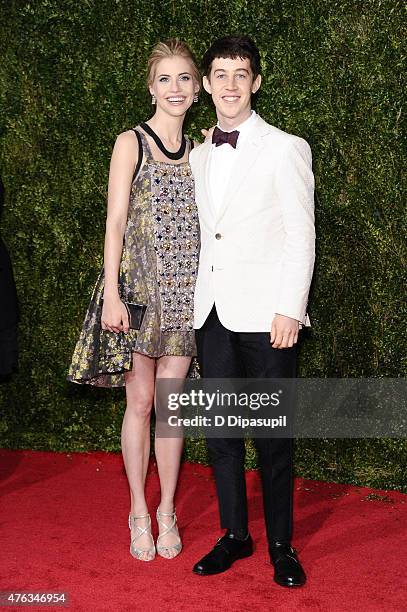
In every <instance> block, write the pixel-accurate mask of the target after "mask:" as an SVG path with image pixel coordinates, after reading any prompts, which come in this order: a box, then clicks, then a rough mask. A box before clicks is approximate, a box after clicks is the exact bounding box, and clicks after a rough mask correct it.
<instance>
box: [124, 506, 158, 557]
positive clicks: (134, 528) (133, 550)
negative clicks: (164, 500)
mask: <svg viewBox="0 0 407 612" xmlns="http://www.w3.org/2000/svg"><path fill="white" fill-rule="evenodd" d="M144 518H148V524H147V526H146V527H139V526H138V525H136V521H137V520H138V519H144ZM129 529H130V532H131V534H130V554H131V555H132V556H133V557H135V558H136V559H138V560H139V561H152V560H153V559H154V557H155V545H154V539H153V536H152V533H151V518H150V515H149V514H141V515H140V516H132V515H131V514H129ZM145 533H146V534H147V535H149V536H150V538H151V541H152V543H153V545H152V546H150V548H137V547H136V542H137V540H138V539H139V538H141V536H142V535H144V534H145ZM146 553H147V554H148V555H149V556H148V558H147V559H146V558H144V555H145V554H146ZM150 555H151V556H150Z"/></svg>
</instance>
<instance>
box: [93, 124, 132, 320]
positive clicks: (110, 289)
mask: <svg viewBox="0 0 407 612" xmlns="http://www.w3.org/2000/svg"><path fill="white" fill-rule="evenodd" d="M138 155H139V146H138V142H137V137H136V135H135V134H134V132H131V131H129V132H123V133H122V134H119V136H118V137H117V139H116V143H115V145H114V148H113V153H112V159H111V162H110V172H109V190H108V203H107V219H106V234H105V249H104V270H105V292H104V303H103V311H102V328H103V329H108V330H109V331H114V332H120V331H125V332H126V331H128V317H127V311H126V308H125V306H124V304H122V302H121V301H120V297H119V291H118V276H119V266H120V259H121V255H122V249H123V235H124V231H125V228H126V222H127V212H128V206H129V196H130V188H131V181H132V177H133V173H134V168H135V165H136V162H137V159H138Z"/></svg>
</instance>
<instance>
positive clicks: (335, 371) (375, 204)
mask: <svg viewBox="0 0 407 612" xmlns="http://www.w3.org/2000/svg"><path fill="white" fill-rule="evenodd" d="M403 17H404V15H403V3H402V2H401V1H400V2H399V1H397V0H393V1H391V0H366V1H363V0H361V1H358V2H356V1H353V2H351V1H346V0H333V1H332V2H326V1H325V0H313V1H312V2H309V0H269V1H266V0H258V1H257V2H248V1H246V0H235V1H234V2H230V0H206V1H203V0H201V1H191V0H179V1H178V2H161V1H152V0H115V1H112V0H87V1H86V2H77V1H74V0H35V1H30V2H29V1H27V0H25V1H23V0H8V2H7V3H6V2H3V3H2V9H1V13H0V20H1V22H0V54H1V57H2V62H1V67H0V71H1V72H0V107H1V110H0V129H1V140H0V159H1V161H0V164H1V167H0V170H1V175H2V177H3V181H4V183H5V188H6V211H5V215H4V219H3V236H4V238H5V240H6V242H7V244H8V246H9V248H10V251H11V255H12V259H13V262H14V268H15V276H16V282H17V286H18V293H19V297H20V301H21V310H22V321H21V325H20V344H21V357H20V372H19V374H18V375H17V376H15V377H14V378H13V380H12V381H11V382H10V383H8V384H7V385H3V386H2V388H1V401H2V411H3V419H2V421H1V423H2V424H1V432H0V443H1V444H3V445H4V446H15V447H29V448H50V449H56V450H85V449H93V448H101V449H106V450H118V449H119V435H120V425H121V418H122V414H123V407H124V401H123V399H124V398H123V392H122V391H117V390H116V391H107V390H98V389H88V388H79V387H76V386H73V385H71V386H69V385H68V383H66V382H65V374H66V370H67V366H68V362H69V359H70V356H71V353H72V350H73V347H74V343H75V341H76V339H77V336H78V333H79V329H80V326H81V323H82V319H83V316H84V312H85V309H86V307H87V304H88V301H89V297H90V292H91V289H92V286H93V283H94V281H95V279H96V276H97V273H98V271H99V268H100V265H101V262H102V250H103V233H104V221H105V212H106V208H105V207H106V184H107V174H108V165H109V159H110V153H111V149H112V145H113V143H114V140H115V136H116V135H117V134H118V133H119V132H121V131H123V130H125V129H127V128H129V127H131V126H134V125H136V124H137V123H138V122H139V121H141V120H142V119H146V118H148V117H149V114H150V113H151V106H150V103H149V96H148V95H147V92H146V88H145V82H144V78H145V66H146V59H147V57H148V53H149V51H150V49H151V47H152V45H153V44H154V43H155V42H156V41H157V40H160V39H165V38H167V37H168V36H175V35H177V36H179V37H180V38H182V39H184V40H186V41H187V42H188V43H190V45H191V46H192V48H193V49H194V51H195V52H196V54H197V56H201V55H202V53H203V52H204V50H205V49H206V47H207V45H208V44H209V43H210V42H211V40H213V38H214V37H217V36H220V35H223V34H225V33H232V32H245V33H248V34H251V35H252V36H253V37H254V38H255V40H256V41H257V43H258V45H259V47H260V48H261V51H262V62H263V70H264V77H263V86H262V91H261V95H260V98H259V101H258V106H257V110H258V111H259V112H260V114H261V115H262V116H263V117H264V118H265V119H266V120H267V121H269V122H270V123H273V124H274V125H276V126H278V127H280V128H282V129H285V130H287V131H290V132H293V133H295V134H298V135H300V136H303V137H304V138H306V139H307V140H308V141H309V143H310V145H311V147H312V151H313V155H314V168H315V175H316V218H317V232H318V245H317V251H318V252H317V264H316V272H315V279H314V283H313V287H312V296H311V317H312V320H313V329H312V332H311V333H310V334H308V337H307V339H306V341H305V342H303V346H302V352H301V359H300V374H301V376H311V377H314V376H321V377H326V376H334V377H336V376H346V377H351V376H358V377H359V376H373V377H377V376H379V377H382V376H393V377H399V376H404V375H405V373H406V362H405V360H404V362H403V360H402V356H403V354H404V349H405V337H403V333H404V327H405V320H406V312H405V305H403V299H402V298H403V294H404V290H405V286H404V283H403V274H402V272H403V264H404V265H405V243H404V237H405V230H406V227H405V211H404V204H403V201H402V197H401V181H400V178H401V169H402V162H401V158H402V156H401V154H400V151H401V146H402V138H401V131H400V123H401V117H402V115H401V100H402V86H401V79H402V75H403V73H404V72H405V67H403V60H404V58H403V52H402V36H401V33H400V32H401V29H402V19H403ZM213 120H214V112H213V109H212V105H211V102H210V100H209V98H208V97H207V96H206V95H201V102H200V104H199V105H195V108H194V109H193V111H192V112H191V115H190V117H189V123H188V131H189V133H190V134H191V135H193V136H195V137H199V135H200V128H201V127H203V126H208V125H210V124H211V123H213ZM403 309H404V310H403ZM296 452H297V469H298V472H299V473H301V474H303V475H306V476H310V477H315V478H326V479H331V480H342V481H347V482H357V483H362V484H363V483H365V484H371V485H374V486H387V487H395V488H402V487H403V486H405V475H404V474H403V466H404V465H406V464H407V461H406V459H407V445H406V443H405V441H402V440H329V441H324V440H311V441H309V440H301V441H299V442H298V443H297V451H296ZM186 456H187V458H189V459H193V460H201V461H204V460H205V458H206V455H205V446H204V444H203V442H202V441H198V442H189V443H188V444H187V449H186ZM247 465H248V466H253V465H255V457H254V454H253V449H252V447H249V452H248V460H247Z"/></svg>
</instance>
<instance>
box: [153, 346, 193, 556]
mask: <svg viewBox="0 0 407 612" xmlns="http://www.w3.org/2000/svg"><path fill="white" fill-rule="evenodd" d="M190 363H191V357H175V356H164V357H160V359H158V360H157V372H156V376H157V378H174V379H184V378H185V376H186V375H187V373H188V369H189V366H190ZM183 442H184V441H183V439H182V438H181V437H178V438H158V437H156V438H155V457H156V461H157V468H158V475H159V478H160V488H161V501H160V505H159V509H160V510H161V512H165V513H171V512H173V511H174V495H175V490H176V487H177V482H178V473H179V466H180V461H181V455H182V447H183ZM161 520H162V521H163V523H164V524H166V525H171V522H172V519H171V517H162V519H161ZM161 531H163V527H161V529H160V532H161ZM177 543H178V538H177V536H176V534H175V533H171V532H170V533H169V534H168V535H166V536H163V537H162V538H160V545H162V546H169V547H170V546H172V545H174V544H177ZM176 554H177V552H176V550H175V549H173V550H168V551H167V553H166V556H167V557H168V558H171V557H174V556H175V555H176Z"/></svg>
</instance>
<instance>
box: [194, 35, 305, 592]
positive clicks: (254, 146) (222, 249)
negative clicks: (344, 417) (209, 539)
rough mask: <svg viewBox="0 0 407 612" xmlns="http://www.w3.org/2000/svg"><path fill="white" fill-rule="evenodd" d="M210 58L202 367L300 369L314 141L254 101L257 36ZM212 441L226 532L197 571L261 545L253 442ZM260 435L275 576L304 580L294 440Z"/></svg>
mask: <svg viewBox="0 0 407 612" xmlns="http://www.w3.org/2000/svg"><path fill="white" fill-rule="evenodd" d="M203 65H204V75H205V76H204V79H203V84H204V88H205V89H206V91H207V92H208V93H209V94H211V96H212V100H213V102H214V104H215V107H216V113H217V118H218V124H217V126H216V128H215V130H214V131H213V134H212V137H211V139H207V141H206V142H205V143H204V144H203V145H202V146H200V147H198V148H197V149H195V150H193V151H192V152H191V158H190V161H191V166H192V171H193V174H194V177H195V186H196V201H197V205H198V211H199V217H200V225H201V241H202V247H201V253H200V261H199V272H198V279H197V284H196V292H195V328H196V338H197V346H198V360H199V363H200V367H201V373H202V375H203V376H204V377H205V378H225V377H230V378H240V377H250V378H291V377H294V376H295V369H296V343H297V339H298V332H299V328H300V326H301V325H303V324H307V315H306V308H307V300H308V291H309V287H310V282H311V277H312V271H313V265H314V241H315V232H314V212H313V210H314V207H313V189H314V180H313V174H312V168H311V151H310V148H309V146H308V144H307V143H306V142H305V140H303V139H301V138H298V137H296V136H293V135H291V134H287V133H285V132H283V131H281V130H279V129H277V128H275V127H273V126H271V125H269V124H267V123H266V122H265V121H263V119H261V118H260V117H259V115H257V114H256V113H255V112H254V111H252V110H251V97H252V95H253V94H254V93H256V92H257V90H258V89H259V87H260V84H261V76H260V54H259V51H258V49H257V47H256V46H255V44H254V42H253V41H252V40H251V39H250V38H248V37H245V36H239V37H225V38H222V39H219V40H217V41H215V42H214V43H213V44H212V46H211V47H210V48H209V49H208V51H207V52H206V54H205V56H204V60H203ZM207 442H208V448H209V452H210V456H211V461H212V465H213V468H214V474H215V480H216V488H217V494H218V500H219V509H220V519H221V527H222V528H223V529H226V533H225V534H224V535H223V537H222V538H220V539H219V540H218V542H217V544H216V545H215V547H214V548H213V549H212V550H211V551H210V552H209V553H208V554H207V555H206V556H205V557H203V558H202V559H201V560H200V561H199V562H198V563H197V564H196V565H195V566H194V570H193V571H194V572H195V573H196V574H200V575H210V574H217V573H220V572H223V571H225V570H227V569H228V568H229V567H230V566H231V565H232V563H233V562H234V561H236V560H238V559H241V558H243V557H247V556H249V555H251V554H252V552H253V544H252V539H251V537H250V534H249V532H248V517H247V500H246V485H245V474H244V456H245V449H244V440H243V439H217V438H212V439H211V438H208V440H207ZM255 444H256V447H257V450H258V453H259V462H260V468H261V475H262V486H263V502H264V513H265V520H266V530H267V537H268V542H269V551H270V558H271V562H272V563H273V565H274V579H275V581H276V582H277V583H278V584H280V585H282V586H287V587H293V586H301V585H302V584H304V583H305V574H304V571H303V569H302V567H301V565H300V563H299V560H298V558H297V556H296V552H295V550H294V549H293V548H292V547H291V534H292V441H291V440H289V439H281V438H274V439H264V438H258V439H256V440H255Z"/></svg>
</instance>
